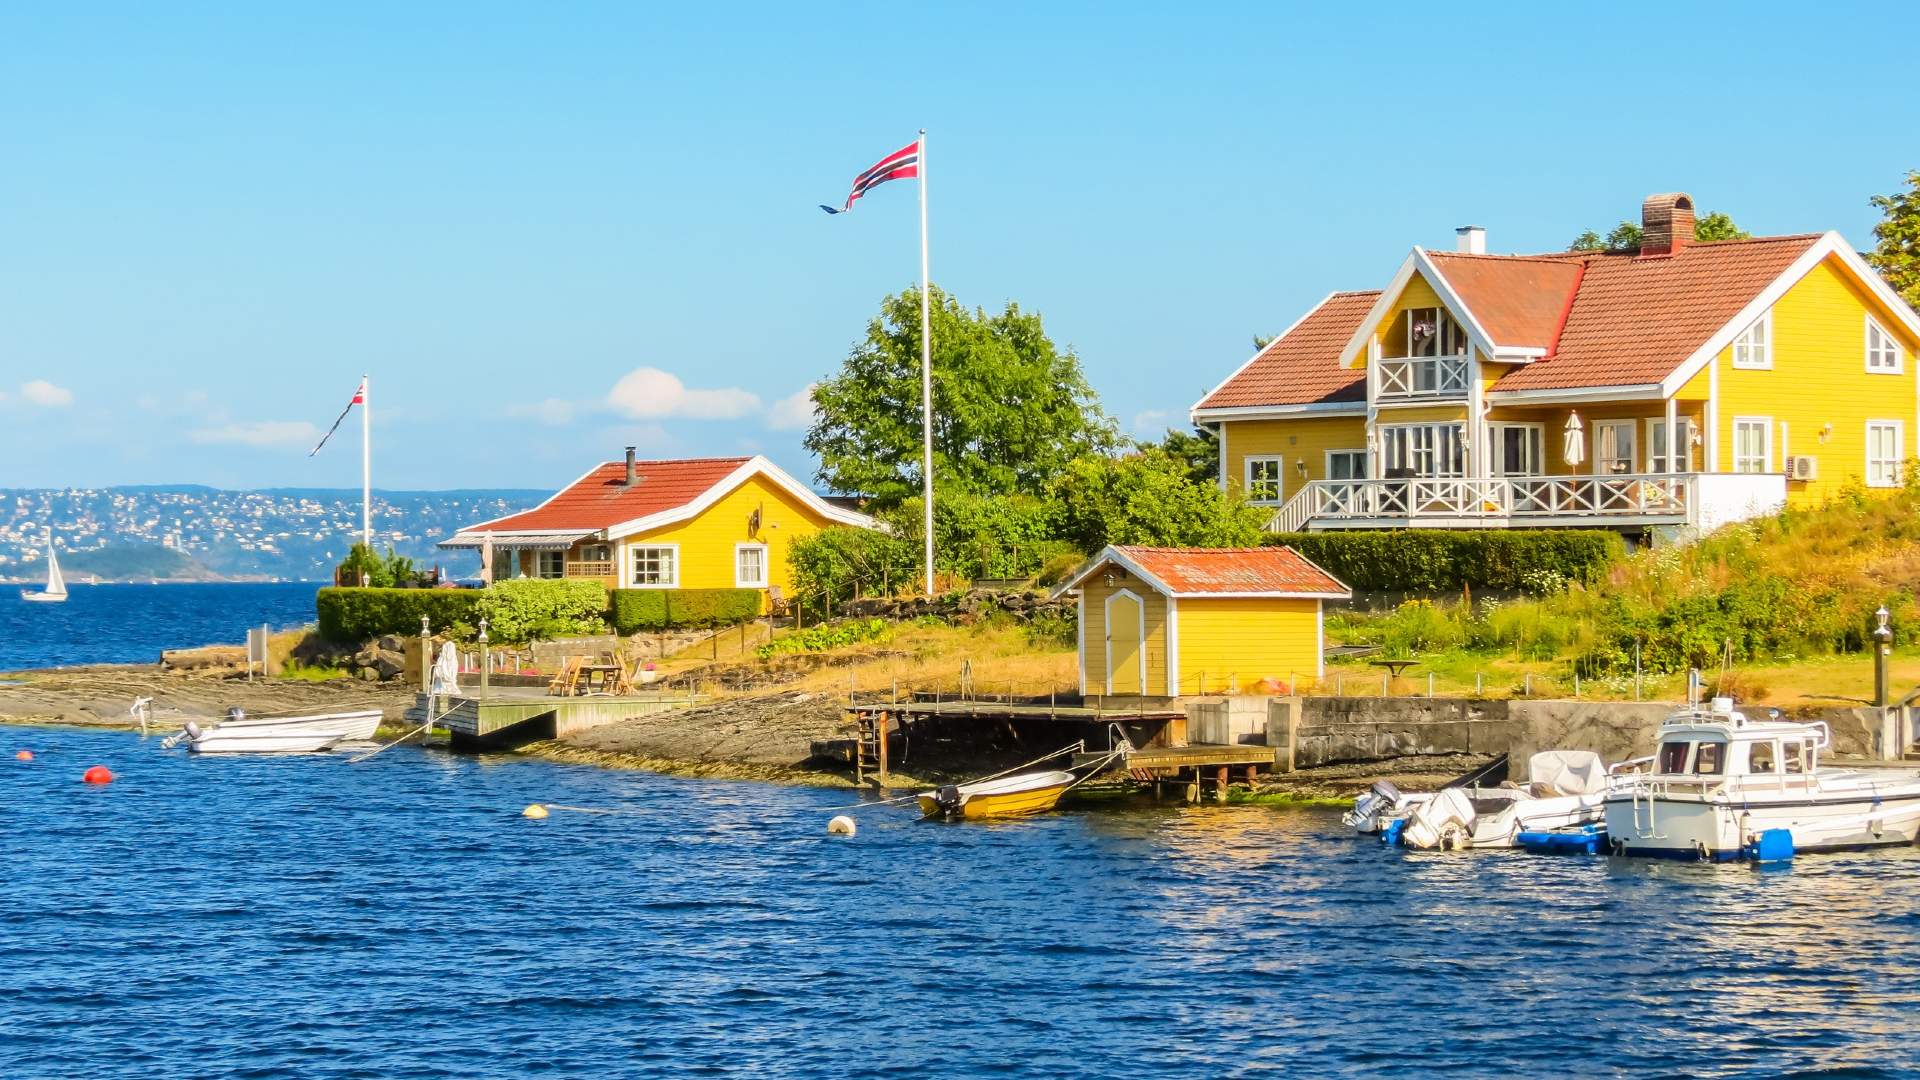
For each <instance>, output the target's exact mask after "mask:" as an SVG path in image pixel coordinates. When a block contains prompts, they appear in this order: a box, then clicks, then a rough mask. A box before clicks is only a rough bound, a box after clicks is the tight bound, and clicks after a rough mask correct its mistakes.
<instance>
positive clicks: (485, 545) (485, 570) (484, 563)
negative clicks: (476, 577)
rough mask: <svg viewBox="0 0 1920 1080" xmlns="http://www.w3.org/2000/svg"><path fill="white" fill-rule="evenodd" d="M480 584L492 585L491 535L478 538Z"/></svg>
mask: <svg viewBox="0 0 1920 1080" xmlns="http://www.w3.org/2000/svg"><path fill="white" fill-rule="evenodd" d="M480 584H481V585H491V584H493V534H492V533H488V534H486V535H485V536H483V537H481V538H480Z"/></svg>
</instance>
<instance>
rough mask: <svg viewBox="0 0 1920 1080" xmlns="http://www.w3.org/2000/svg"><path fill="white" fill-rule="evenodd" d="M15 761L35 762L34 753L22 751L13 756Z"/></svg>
mask: <svg viewBox="0 0 1920 1080" xmlns="http://www.w3.org/2000/svg"><path fill="white" fill-rule="evenodd" d="M13 760H15V761H32V760H33V751H31V750H21V751H18V752H17V753H15V754H14V755H13Z"/></svg>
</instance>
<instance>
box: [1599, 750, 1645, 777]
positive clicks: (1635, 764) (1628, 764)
mask: <svg viewBox="0 0 1920 1080" xmlns="http://www.w3.org/2000/svg"><path fill="white" fill-rule="evenodd" d="M1653 759H1654V755H1653V754H1648V755H1647V756H1646V757H1637V758H1628V759H1627V760H1625V761H1616V762H1614V763H1613V764H1611V765H1609V766H1607V774H1608V775H1609V776H1622V775H1627V774H1630V773H1634V772H1638V771H1639V770H1640V766H1642V765H1645V764H1647V763H1648V762H1650V761H1652V760H1653Z"/></svg>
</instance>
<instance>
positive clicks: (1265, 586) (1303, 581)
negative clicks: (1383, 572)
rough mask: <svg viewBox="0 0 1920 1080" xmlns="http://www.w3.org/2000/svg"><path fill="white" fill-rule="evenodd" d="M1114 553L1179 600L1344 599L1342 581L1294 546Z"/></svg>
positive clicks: (1141, 549)
mask: <svg viewBox="0 0 1920 1080" xmlns="http://www.w3.org/2000/svg"><path fill="white" fill-rule="evenodd" d="M1110 550H1112V551H1113V552H1115V553H1117V554H1118V555H1120V556H1121V557H1122V558H1123V559H1125V560H1127V561H1128V562H1131V563H1133V564H1134V565H1135V566H1137V567H1139V568H1140V569H1142V570H1145V571H1146V572H1147V573H1149V574H1151V575H1153V577H1154V578H1156V579H1157V580H1158V581H1159V582H1160V584H1162V585H1164V586H1166V588H1167V589H1169V590H1171V591H1172V593H1173V594H1174V595H1175V596H1191V595H1216V594H1225V595H1234V596H1245V595H1260V594H1267V593H1298V594H1306V595H1312V596H1327V597H1344V596H1347V595H1348V590H1347V587H1346V586H1345V585H1343V584H1341V583H1340V581H1339V579H1337V578H1335V577H1334V576H1333V575H1332V574H1329V573H1327V572H1326V571H1325V570H1322V569H1320V568H1319V567H1318V566H1315V565H1314V564H1313V563H1311V562H1308V561H1307V559H1306V557H1305V556H1303V555H1301V554H1300V553H1299V552H1297V551H1295V550H1293V549H1292V548H1290V547H1257V548H1154V547H1119V546H1115V547H1113V548H1111V549H1110Z"/></svg>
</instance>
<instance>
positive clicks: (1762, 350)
mask: <svg viewBox="0 0 1920 1080" xmlns="http://www.w3.org/2000/svg"><path fill="white" fill-rule="evenodd" d="M1755 330H1758V331H1760V341H1759V344H1758V347H1757V348H1756V347H1755V343H1754V340H1753V332H1754V331H1755ZM1732 350H1733V366H1734V367H1737V368H1741V369H1743V370H1746V371H1771V370H1773V311H1772V310H1771V309H1769V310H1768V311H1767V313H1766V314H1764V315H1762V316H1760V317H1759V318H1757V319H1755V320H1753V322H1752V324H1751V325H1749V326H1748V327H1747V328H1746V329H1745V330H1742V331H1740V336H1739V337H1736V338H1734V339H1733V345H1732ZM1743 354H1744V355H1745V357H1746V359H1745V360H1742V359H1741V356H1742V355H1743ZM1756 356H1758V359H1755V357H1756Z"/></svg>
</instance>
